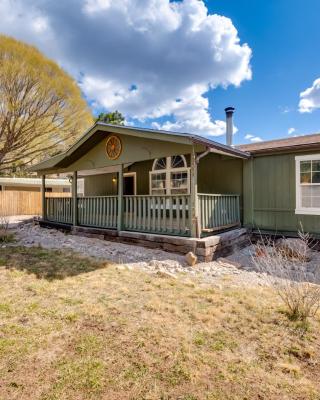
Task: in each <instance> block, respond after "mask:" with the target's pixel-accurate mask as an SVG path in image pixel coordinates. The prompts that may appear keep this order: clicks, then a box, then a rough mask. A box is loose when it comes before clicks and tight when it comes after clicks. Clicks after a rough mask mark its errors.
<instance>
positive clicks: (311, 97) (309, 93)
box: [299, 78, 320, 113]
mask: <svg viewBox="0 0 320 400" xmlns="http://www.w3.org/2000/svg"><path fill="white" fill-rule="evenodd" d="M316 108H320V78H318V79H316V80H315V81H314V82H313V84H312V86H311V87H309V88H308V89H306V90H305V91H304V92H301V93H300V102H299V111H300V112H301V113H311V112H312V111H314V110H315V109H316Z"/></svg>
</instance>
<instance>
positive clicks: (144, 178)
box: [125, 160, 153, 195]
mask: <svg viewBox="0 0 320 400" xmlns="http://www.w3.org/2000/svg"><path fill="white" fill-rule="evenodd" d="M152 164H153V160H148V161H141V162H137V163H134V164H132V165H130V166H129V167H128V169H127V170H126V171H125V172H135V173H136V179H137V194H138V195H146V194H149V171H151V170H152Z"/></svg>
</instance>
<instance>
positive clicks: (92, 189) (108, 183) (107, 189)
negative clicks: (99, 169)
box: [84, 173, 118, 196]
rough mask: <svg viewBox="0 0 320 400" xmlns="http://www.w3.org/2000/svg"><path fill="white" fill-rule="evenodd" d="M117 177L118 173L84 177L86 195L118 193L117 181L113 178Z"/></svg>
mask: <svg viewBox="0 0 320 400" xmlns="http://www.w3.org/2000/svg"><path fill="white" fill-rule="evenodd" d="M114 178H117V174H116V173H112V174H102V175H91V176H87V177H85V178H84V195H85V196H108V195H110V196H112V195H116V194H117V193H118V189H117V182H113V181H112V179H114Z"/></svg>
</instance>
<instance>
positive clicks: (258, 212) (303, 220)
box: [244, 151, 320, 234]
mask: <svg viewBox="0 0 320 400" xmlns="http://www.w3.org/2000/svg"><path fill="white" fill-rule="evenodd" d="M315 153H317V152H315V151H313V152H308V153H299V155H301V154H315ZM319 153H320V151H319ZM296 155H297V154H296V153H291V154H276V155H275V154H273V155H265V156H257V157H254V158H253V159H252V160H248V161H244V224H245V225H247V226H251V227H253V228H256V229H257V228H258V229H260V230H272V231H274V232H277V231H278V232H297V230H298V229H299V228H300V224H302V225H303V229H304V231H306V232H311V233H317V234H320V216H316V215H296V214H295V207H296V188H295V156H296Z"/></svg>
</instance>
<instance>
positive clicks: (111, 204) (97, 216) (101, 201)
mask: <svg viewBox="0 0 320 400" xmlns="http://www.w3.org/2000/svg"><path fill="white" fill-rule="evenodd" d="M117 216H118V197H117V196H92V197H78V224H79V225H85V226H94V227H97V228H110V229H115V228H117Z"/></svg>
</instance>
